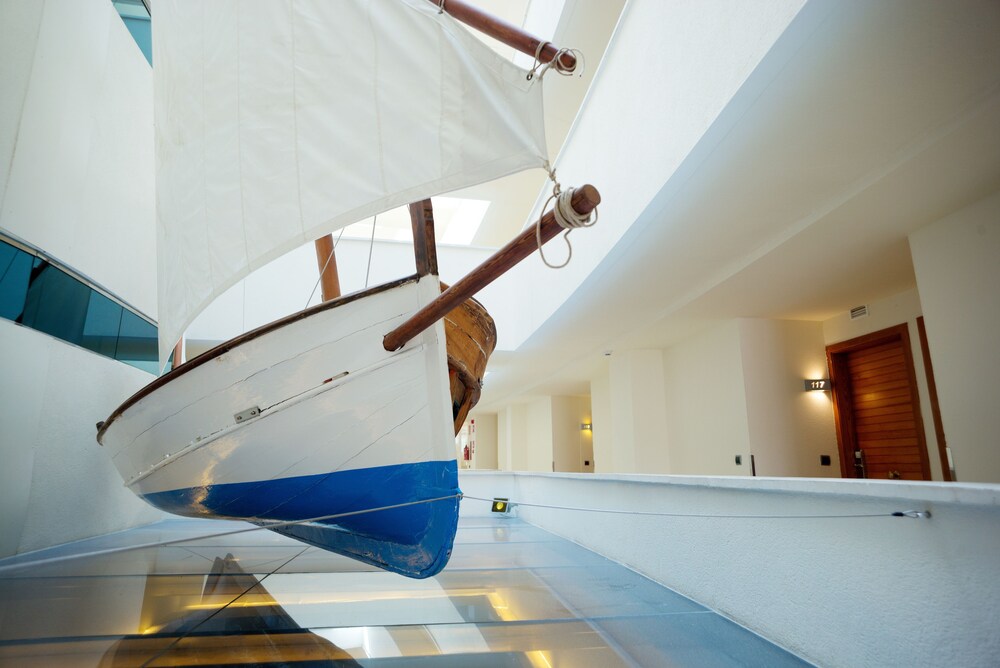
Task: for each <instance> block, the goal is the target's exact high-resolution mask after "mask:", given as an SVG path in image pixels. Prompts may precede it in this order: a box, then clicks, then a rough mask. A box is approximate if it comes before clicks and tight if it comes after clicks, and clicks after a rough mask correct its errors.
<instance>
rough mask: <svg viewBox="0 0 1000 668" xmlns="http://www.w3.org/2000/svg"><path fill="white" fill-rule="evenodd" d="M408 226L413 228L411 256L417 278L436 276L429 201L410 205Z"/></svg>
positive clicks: (435, 252) (434, 247)
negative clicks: (415, 267)
mask: <svg viewBox="0 0 1000 668" xmlns="http://www.w3.org/2000/svg"><path fill="white" fill-rule="evenodd" d="M410 224H411V225H412V226H413V256H414V258H415V259H416V262H417V276H428V275H434V276H437V273H438V263H437V245H436V244H435V242H434V209H433V207H432V206H431V201H430V200H429V199H425V200H423V201H421V202H414V203H412V204H410Z"/></svg>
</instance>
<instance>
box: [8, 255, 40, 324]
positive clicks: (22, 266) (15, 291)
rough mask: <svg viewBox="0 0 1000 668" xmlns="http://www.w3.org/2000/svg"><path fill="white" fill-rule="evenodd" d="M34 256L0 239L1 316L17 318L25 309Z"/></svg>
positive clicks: (11, 318)
mask: <svg viewBox="0 0 1000 668" xmlns="http://www.w3.org/2000/svg"><path fill="white" fill-rule="evenodd" d="M32 259H33V258H32V256H31V255H28V254H27V253H25V252H24V251H22V250H21V249H19V248H15V247H13V246H11V245H10V244H7V243H3V242H2V241H0V317H3V318H7V319H8V320H17V319H19V318H20V317H21V313H22V312H23V311H24V301H25V299H26V298H27V296H28V282H29V280H30V278H31V264H32Z"/></svg>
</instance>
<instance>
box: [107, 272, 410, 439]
mask: <svg viewBox="0 0 1000 668" xmlns="http://www.w3.org/2000/svg"><path fill="white" fill-rule="evenodd" d="M418 278H419V277H418V276H416V275H412V276H406V277H405V278H400V279H397V280H395V281H390V282H389V283H383V284H381V285H376V286H374V287H371V288H368V289H367V290H362V291H360V292H354V293H351V294H349V295H344V296H343V297H338V298H337V299H332V300H330V301H328V302H323V303H321V304H317V305H316V306H311V307H309V308H307V309H305V310H304V311H298V312H297V313H292V314H291V315H287V316H285V317H284V318H281V319H279V320H275V321H273V322H269V323H267V324H266V325H261V326H260V327H257V328H256V329H252V330H250V331H249V332H244V333H243V334H240V335H239V336H236V337H233V338H231V339H229V340H228V341H223V342H222V343H220V344H219V345H217V346H215V347H214V348H210V349H209V350H206V351H205V352H203V353H202V354H200V355H198V356H197V357H195V358H194V359H191V360H189V361H187V362H185V363H184V364H182V365H181V366H179V367H176V368H174V369H172V370H170V371H169V372H167V373H165V374H163V375H162V376H160V377H159V378H157V379H155V380H153V381H152V382H150V383H149V384H148V385H146V386H144V387H142V388H141V389H140V390H139V391H138V392H136V393H135V394H133V395H132V396H131V397H129V398H128V399H126V400H125V401H124V402H122V404H121V405H120V406H119V407H118V408H116V409H115V411H114V412H113V413H112V414H111V415H110V416H109V417H108V419H107V420H105V421H104V423H103V424H102V425H101V428H100V429H98V430H97V442H98V443H100V442H101V438H103V436H104V432H106V431H107V429H108V427H110V426H111V423H112V422H114V421H115V420H116V419H117V418H118V417H119V416H120V415H121V414H122V413H124V412H125V411H126V410H128V409H129V408H131V407H132V406H134V405H135V404H136V403H138V402H139V401H141V400H142V399H145V398H146V397H148V396H149V395H150V394H152V393H153V392H155V391H156V390H158V389H160V388H161V387H163V386H164V385H167V384H169V383H170V382H172V381H174V380H176V379H177V378H180V377H181V376H183V375H184V374H186V373H188V372H189V371H192V370H194V369H196V368H198V367H200V366H202V365H204V364H207V363H208V362H210V361H211V360H213V359H215V358H217V357H219V356H221V355H224V354H225V353H227V352H229V351H230V350H232V349H234V348H237V347H239V346H241V345H243V344H244V343H247V342H248V341H252V340H254V339H256V338H259V337H261V336H263V335H265V334H269V333H271V332H273V331H275V330H277V329H281V328H282V327H285V326H287V325H291V324H292V323H295V322H298V321H299V320H304V319H305V318H308V317H310V316H313V315H315V314H317V313H320V312H321V311H326V310H329V309H333V308H337V307H338V306H343V305H344V304H349V303H351V302H353V301H357V300H358V299H362V298H364V297H370V296H372V295H376V294H379V293H380V292H386V291H388V290H391V289H393V288H398V287H400V286H402V285H406V284H407V283H410V282H413V281H416V280H418ZM102 445H103V443H102Z"/></svg>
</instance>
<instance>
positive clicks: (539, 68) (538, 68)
mask: <svg viewBox="0 0 1000 668" xmlns="http://www.w3.org/2000/svg"><path fill="white" fill-rule="evenodd" d="M551 43H552V42H539V43H538V47H537V48H536V49H535V60H534V62H533V63H532V65H531V69H530V70H528V76H527V79H528V81H531V80H532V79H534V78H535V76H536V75H537V76H538V79H539V80H541V78H542V77H543V76H545V73H546V72H548V71H549V70H550V69H555V71H556V72H558V73H559V74H561V75H562V76H564V77H568V76H572V75H574V74H576V72H577V69H579V70H580V76H581V77H582V76H583V72H584V70H586V64H585V61H584V58H583V53H582V52H581V51H579V50H578V49H559V50H558V51H556V55H555V57H553V58H552V60H550V61H549V62H547V63H543V62H542V51H543V50H544V49H545V46H546V45H547V44H551ZM568 53H571V54H573V55H574V56H576V64H574V65H573V67H565V66H564V65H563V64H562V57H563V56H565V55H566V54H568Z"/></svg>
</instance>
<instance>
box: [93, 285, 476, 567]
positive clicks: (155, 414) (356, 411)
mask: <svg viewBox="0 0 1000 668" xmlns="http://www.w3.org/2000/svg"><path fill="white" fill-rule="evenodd" d="M437 294H439V287H438V284H437V279H436V278H433V277H424V278H422V279H420V280H419V281H417V280H410V281H405V282H400V283H398V284H395V285H392V286H387V287H386V288H383V289H380V290H376V291H373V292H372V293H370V294H366V295H364V296H361V297H358V296H348V297H345V298H342V299H339V300H335V301H333V302H328V303H326V304H323V305H322V306H321V307H316V308H314V309H312V310H311V311H310V312H308V313H306V314H305V315H302V316H294V317H290V318H288V319H286V320H285V321H280V322H278V323H274V324H272V325H269V326H267V327H265V328H262V329H261V330H257V331H255V332H250V333H248V334H246V335H243V336H242V337H239V338H238V339H235V340H234V341H232V342H228V343H226V344H223V345H222V346H220V347H219V348H217V349H213V350H212V351H209V352H208V353H205V355H203V356H201V357H199V358H196V359H195V360H191V361H190V362H188V363H186V364H184V365H182V366H180V367H179V368H178V369H177V370H175V371H173V372H171V374H167V375H166V376H164V377H163V378H160V379H158V380H157V381H155V382H154V383H153V384H152V385H151V386H150V388H147V389H145V390H143V391H141V392H140V393H139V394H138V395H137V397H133V399H130V400H129V401H127V402H126V403H125V404H124V405H123V406H122V408H120V409H119V410H118V411H116V413H115V414H114V415H112V417H111V418H109V420H108V421H107V423H106V424H105V425H104V427H103V428H102V430H101V433H100V434H99V440H100V441H101V442H102V444H103V445H105V446H106V447H107V448H108V449H109V450H110V451H111V456H112V460H113V462H114V463H115V465H116V467H117V468H118V470H119V472H120V473H121V475H122V477H123V479H124V480H125V482H126V485H128V486H129V487H130V488H131V489H132V490H133V491H134V492H135V493H136V494H137V495H139V496H140V497H141V498H143V499H145V500H146V501H148V502H149V503H151V504H152V505H154V506H156V507H157V508H161V509H163V510H165V511H167V512H171V513H176V514H180V515H186V516H192V517H208V518H225V519H244V520H248V521H251V522H255V523H258V524H262V525H265V526H267V525H268V524H270V523H274V522H296V523H300V524H292V525H285V526H281V527H275V528H274V529H273V530H275V531H279V532H281V533H284V534H287V535H290V536H293V537H295V538H298V539H299V540H303V541H304V542H307V543H310V544H313V545H317V546H319V547H323V548H325V549H329V550H331V551H334V552H338V553H341V554H345V555H348V556H351V557H354V558H357V559H360V560H362V561H364V562H366V563H370V564H373V565H376V566H379V567H380V568H385V569H387V570H390V571H395V572H398V573H402V574H404V575H408V576H410V577H428V576H430V575H433V574H435V573H437V572H438V571H439V570H440V569H441V568H443V567H444V565H445V563H447V559H448V556H449V555H450V551H451V545H452V541H453V538H454V532H455V528H456V525H457V518H458V495H459V490H458V477H457V465H456V462H455V449H454V437H453V433H452V428H453V427H452V424H453V423H452V418H453V416H452V410H451V397H450V394H449V386H448V372H447V361H446V359H447V356H446V352H445V337H444V329H443V326H442V324H441V323H438V324H437V325H435V326H434V327H432V328H431V329H429V330H427V331H426V332H424V333H423V334H421V335H420V336H418V337H417V338H415V339H414V340H413V341H411V342H410V343H408V344H407V345H406V346H404V347H403V348H402V349H401V350H399V351H394V352H387V351H385V349H384V348H383V347H382V336H383V335H384V333H385V332H387V331H389V330H391V329H392V328H393V327H395V326H396V325H397V324H398V323H401V322H402V321H404V320H405V319H406V318H407V317H409V316H410V315H411V314H412V313H413V312H415V311H416V310H417V309H419V308H420V307H421V306H423V305H424V304H426V303H427V302H429V301H430V300H432V299H433V298H434V297H435V296H437ZM399 504H412V505H407V506H405V507H399V508H392V509H385V510H376V511H375V512H369V513H365V514H358V515H353V516H350V517H346V518H342V519H335V518H329V516H331V515H340V514H343V513H356V512H357V511H361V510H365V511H369V510H373V509H380V508H384V507H386V506H397V505H399ZM317 518H326V519H319V520H317ZM269 528H270V527H269Z"/></svg>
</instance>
